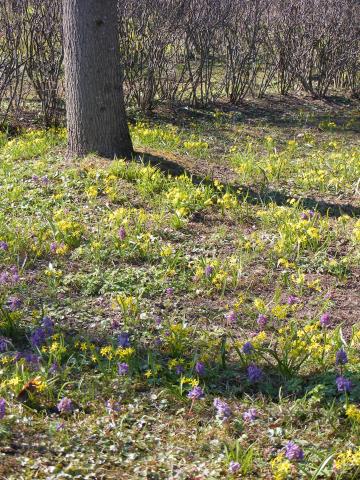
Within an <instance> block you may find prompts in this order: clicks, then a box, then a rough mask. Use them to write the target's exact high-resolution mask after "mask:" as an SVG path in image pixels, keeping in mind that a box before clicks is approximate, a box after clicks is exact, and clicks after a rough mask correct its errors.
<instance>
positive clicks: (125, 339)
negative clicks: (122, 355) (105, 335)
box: [118, 332, 130, 348]
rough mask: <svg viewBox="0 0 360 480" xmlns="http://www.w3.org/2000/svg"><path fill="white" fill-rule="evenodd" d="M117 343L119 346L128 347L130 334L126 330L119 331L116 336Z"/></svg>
mask: <svg viewBox="0 0 360 480" xmlns="http://www.w3.org/2000/svg"><path fill="white" fill-rule="evenodd" d="M118 345H119V347H121V348H127V347H130V335H129V334H128V333H127V332H121V333H120V335H119V336H118Z"/></svg>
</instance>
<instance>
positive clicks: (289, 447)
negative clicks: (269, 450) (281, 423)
mask: <svg viewBox="0 0 360 480" xmlns="http://www.w3.org/2000/svg"><path fill="white" fill-rule="evenodd" d="M285 457H286V458H287V459H288V460H297V461H298V460H303V459H304V452H303V451H302V449H301V448H300V447H299V445H296V443H294V442H288V443H287V444H286V445H285Z"/></svg>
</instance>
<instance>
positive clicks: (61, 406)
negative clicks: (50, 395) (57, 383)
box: [57, 397, 74, 413]
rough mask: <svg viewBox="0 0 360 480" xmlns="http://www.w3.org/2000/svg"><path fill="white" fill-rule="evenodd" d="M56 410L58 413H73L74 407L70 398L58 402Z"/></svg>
mask: <svg viewBox="0 0 360 480" xmlns="http://www.w3.org/2000/svg"><path fill="white" fill-rule="evenodd" d="M57 409H58V410H59V412H60V413H70V412H72V411H73V409H74V406H73V402H72V400H70V398H67V397H64V398H62V399H61V400H60V402H59V403H58V404H57Z"/></svg>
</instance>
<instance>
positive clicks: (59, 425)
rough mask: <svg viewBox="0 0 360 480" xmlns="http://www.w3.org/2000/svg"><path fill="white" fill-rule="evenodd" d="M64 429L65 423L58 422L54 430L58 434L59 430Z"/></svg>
mask: <svg viewBox="0 0 360 480" xmlns="http://www.w3.org/2000/svg"><path fill="white" fill-rule="evenodd" d="M64 428H65V423H64V422H58V423H57V424H56V426H55V429H56V431H57V432H60V431H61V430H64Z"/></svg>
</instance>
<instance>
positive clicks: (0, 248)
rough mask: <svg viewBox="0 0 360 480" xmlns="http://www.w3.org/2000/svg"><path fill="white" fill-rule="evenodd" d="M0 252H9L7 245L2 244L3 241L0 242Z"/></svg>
mask: <svg viewBox="0 0 360 480" xmlns="http://www.w3.org/2000/svg"><path fill="white" fill-rule="evenodd" d="M0 250H3V251H4V252H6V251H7V250H9V245H8V244H7V243H6V242H4V240H0Z"/></svg>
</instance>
